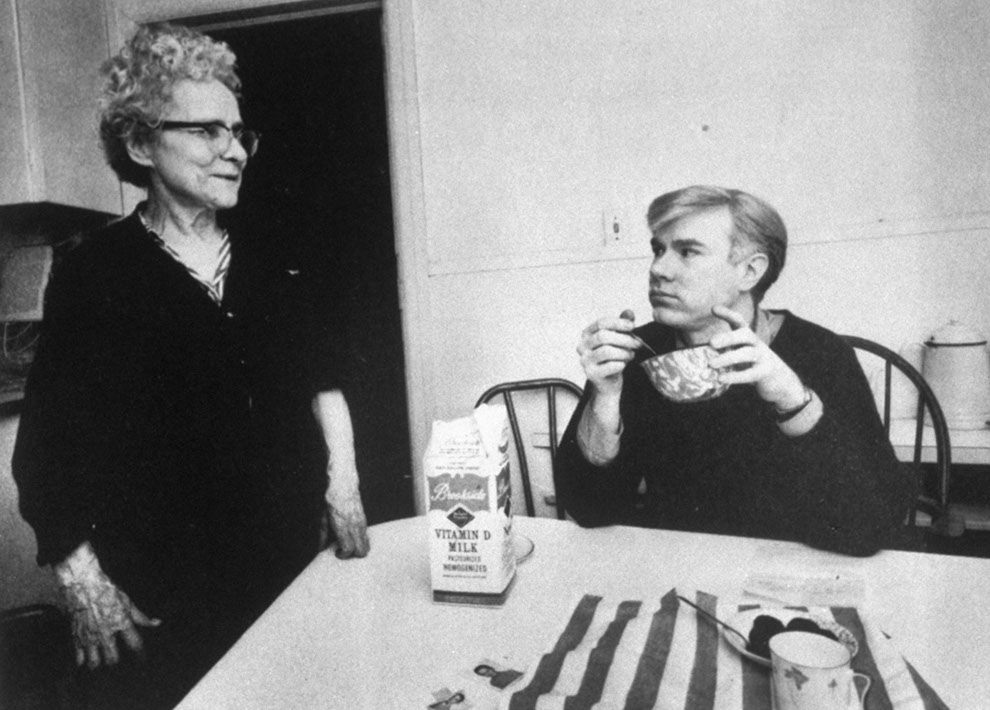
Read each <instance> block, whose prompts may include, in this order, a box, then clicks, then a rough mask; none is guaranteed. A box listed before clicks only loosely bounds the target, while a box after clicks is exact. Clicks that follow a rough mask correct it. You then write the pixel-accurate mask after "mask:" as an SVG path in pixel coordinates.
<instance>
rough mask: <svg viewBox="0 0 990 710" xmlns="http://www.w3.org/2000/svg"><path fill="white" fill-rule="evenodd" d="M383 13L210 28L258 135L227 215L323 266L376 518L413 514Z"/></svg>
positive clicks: (368, 501) (369, 506) (366, 495)
mask: <svg viewBox="0 0 990 710" xmlns="http://www.w3.org/2000/svg"><path fill="white" fill-rule="evenodd" d="M214 19H216V18H215V17H214ZM381 21H382V12H381V9H380V8H372V9H362V10H359V11H353V12H335V13H332V14H323V15H319V14H317V15H315V16H307V17H305V18H301V19H291V18H290V19H280V18H277V17H272V18H261V19H260V21H259V19H258V18H255V19H252V21H251V22H250V23H240V24H235V23H230V25H229V26H227V27H224V26H223V25H222V23H217V25H213V24H212V23H211V26H209V27H207V28H204V31H206V32H207V33H208V34H209V35H211V36H212V37H214V38H217V39H222V40H224V41H225V42H227V43H228V44H229V45H230V46H231V48H232V49H233V50H234V52H235V53H236V54H237V58H238V73H239V75H240V77H241V80H242V81H243V99H242V106H241V112H242V116H243V118H244V122H245V125H247V126H249V127H251V128H252V129H254V130H257V131H259V132H260V133H261V135H262V139H261V145H260V149H259V151H258V154H257V155H256V156H255V157H254V158H252V165H251V166H250V168H249V169H248V170H247V172H246V173H245V179H244V184H243V187H242V191H241V200H240V205H239V206H238V208H237V209H236V210H234V211H233V214H232V215H231V218H232V221H233V222H234V223H235V226H237V225H240V227H241V228H242V229H243V232H246V233H250V232H261V233H264V232H269V233H270V232H273V231H274V232H275V233H276V234H277V235H278V244H272V245H269V246H270V247H271V248H277V249H280V250H286V249H287V250H295V251H296V253H297V254H300V255H302V258H304V259H306V260H308V262H307V263H314V264H317V265H318V266H319V269H318V273H320V274H321V275H322V277H321V278H320V279H319V287H320V293H321V294H323V297H324V302H325V303H326V307H327V309H328V315H332V316H333V317H334V318H335V319H339V320H340V321H341V323H342V326H343V330H345V331H346V333H347V335H346V338H347V353H348V356H349V358H348V359H349V367H352V368H353V375H354V376H355V377H356V378H357V379H358V380H359V381H360V382H361V383H362V394H361V396H360V397H359V398H357V400H356V401H352V400H351V399H350V398H349V405H350V408H351V415H352V417H353V419H354V434H355V446H356V450H357V456H358V470H359V471H360V473H361V491H362V497H363V499H364V504H365V511H366V513H367V515H368V520H369V523H372V524H373V523H377V522H382V521H385V520H392V519H395V518H399V517H405V516H409V515H412V514H414V503H413V486H412V465H411V453H410V444H409V423H408V407H407V399H406V378H405V366H404V361H403V344H402V328H401V312H400V306H399V291H398V272H397V263H396V256H395V239H394V231H393V221H392V205H391V186H390V176H389V151H388V135H387V119H386V110H385V78H384V50H383V47H382V29H381ZM186 24H193V25H194V24H196V23H195V22H186ZM261 226H264V228H261V229H259V227H261Z"/></svg>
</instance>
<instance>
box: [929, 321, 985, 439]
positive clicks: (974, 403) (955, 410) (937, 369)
mask: <svg viewBox="0 0 990 710" xmlns="http://www.w3.org/2000/svg"><path fill="white" fill-rule="evenodd" d="M922 374H923V375H924V376H925V380H927V381H928V384H929V386H930V387H931V388H932V391H934V392H935V396H936V397H937V398H938V402H939V404H940V405H941V406H942V411H943V412H944V413H945V418H946V421H947V423H948V425H949V428H950V429H984V428H986V427H987V426H988V421H990V351H988V350H987V339H986V338H985V337H984V336H983V335H982V334H980V333H979V332H977V331H975V330H973V329H972V328H970V327H969V326H967V325H964V324H963V323H960V322H959V321H956V320H951V321H949V322H948V323H946V324H945V325H943V326H942V327H941V328H939V329H938V330H936V331H935V332H934V333H933V334H932V335H931V337H930V338H929V339H928V340H926V341H925V347H924V355H923V361H922Z"/></svg>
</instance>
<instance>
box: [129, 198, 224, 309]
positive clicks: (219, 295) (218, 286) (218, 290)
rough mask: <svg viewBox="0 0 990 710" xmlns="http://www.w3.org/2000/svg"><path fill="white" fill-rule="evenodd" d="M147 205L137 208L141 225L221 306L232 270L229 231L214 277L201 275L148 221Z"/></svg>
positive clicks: (220, 252) (220, 248) (218, 252)
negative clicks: (145, 212) (228, 276)
mask: <svg viewBox="0 0 990 710" xmlns="http://www.w3.org/2000/svg"><path fill="white" fill-rule="evenodd" d="M146 204H147V203H145V202H142V203H141V204H140V205H138V207H137V210H136V212H137V215H138V218H139V219H140V220H141V224H142V225H143V226H144V229H145V231H146V232H147V233H148V236H150V237H151V238H152V240H153V241H154V242H155V244H157V245H158V246H159V247H160V248H161V249H162V250H163V251H164V252H165V253H166V254H168V255H169V256H170V257H172V258H173V259H175V260H176V261H177V262H179V264H181V265H182V266H183V267H184V268H185V269H186V271H188V272H189V275H190V276H192V277H193V278H194V279H195V280H196V283H198V284H199V285H200V286H202V287H203V289H204V290H205V291H206V294H207V295H208V296H209V297H210V298H211V299H212V300H213V302H214V303H216V304H217V305H220V304H221V303H222V302H223V293H224V287H225V286H226V284H227V273H228V271H229V269H230V237H229V235H228V233H227V230H226V229H225V230H223V236H222V239H221V241H220V247H219V249H218V250H217V266H216V269H215V270H214V272H213V274H212V276H207V275H206V274H200V273H199V272H198V271H196V270H195V269H193V268H192V267H191V266H190V265H189V264H188V263H186V262H185V261H184V260H183V259H182V256H181V255H180V254H179V253H178V252H177V251H175V249H173V248H172V247H170V246H169V245H168V244H167V243H166V242H165V240H164V239H162V237H161V235H159V234H158V232H156V231H155V230H154V229H153V228H152V226H151V224H150V223H149V222H148V219H147V218H146V217H145V216H144V207H145V205H146Z"/></svg>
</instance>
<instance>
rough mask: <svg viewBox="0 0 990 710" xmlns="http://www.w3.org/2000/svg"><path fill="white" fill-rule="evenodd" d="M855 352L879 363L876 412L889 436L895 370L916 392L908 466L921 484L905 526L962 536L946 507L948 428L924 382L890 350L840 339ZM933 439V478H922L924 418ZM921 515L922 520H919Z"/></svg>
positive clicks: (849, 337)
mask: <svg viewBox="0 0 990 710" xmlns="http://www.w3.org/2000/svg"><path fill="white" fill-rule="evenodd" d="M844 337H845V340H846V342H847V343H849V344H850V345H851V346H852V347H853V348H854V349H855V350H857V351H862V352H866V353H869V354H870V355H872V356H874V357H876V358H879V359H880V360H881V361H882V363H883V381H882V384H881V386H880V391H879V392H878V393H875V394H878V395H879V401H878V403H877V404H878V408H879V412H880V417H881V420H882V422H883V428H884V431H885V432H886V433H887V436H888V437H889V436H890V427H891V419H892V414H891V411H892V403H893V389H894V387H893V385H894V372H895V370H896V371H897V372H899V373H900V374H901V375H903V376H904V377H905V378H906V379H907V380H908V382H910V383H911V385H913V387H914V389H915V390H916V392H917V396H918V400H917V406H916V408H915V410H914V414H913V416H914V443H913V447H912V456H911V460H910V461H909V462H905V463H906V464H907V465H910V466H911V467H912V469H913V470H914V471H915V472H916V473H917V475H918V477H919V478H920V479H921V480H922V492H921V495H920V497H919V499H918V503H917V505H916V506H915V508H914V509H913V510H912V511H911V514H910V516H909V519H908V524H909V525H910V526H912V527H924V526H930V528H931V531H932V532H933V533H935V534H939V535H949V536H952V537H955V536H958V535H961V534H962V533H963V529H964V527H965V526H964V524H963V521H962V519H961V518H959V517H958V516H957V515H955V514H953V513H952V511H951V508H950V507H949V485H950V482H951V476H952V445H951V443H950V440H949V427H948V425H947V424H946V420H945V415H944V414H943V413H942V407H941V406H940V405H939V403H938V399H937V398H936V397H935V393H934V392H932V390H931V388H930V387H929V386H928V383H927V382H926V381H925V378H924V377H923V376H922V375H921V373H920V372H918V370H917V369H916V368H915V367H914V366H913V365H912V364H911V363H910V362H908V361H907V360H905V359H904V358H903V357H901V356H900V355H898V354H897V353H895V352H894V351H893V350H890V349H889V348H887V347H885V346H883V345H880V344H879V343H876V342H873V341H872V340H868V339H866V338H860V337H858V336H855V335H846V336H844ZM926 412H927V414H928V420H929V421H930V425H931V427H932V430H933V433H934V436H935V463H934V470H935V475H934V476H926V475H925V473H924V469H923V467H922V446H923V442H924V435H925V424H926V418H925V414H926ZM919 514H923V516H924V517H921V516H919Z"/></svg>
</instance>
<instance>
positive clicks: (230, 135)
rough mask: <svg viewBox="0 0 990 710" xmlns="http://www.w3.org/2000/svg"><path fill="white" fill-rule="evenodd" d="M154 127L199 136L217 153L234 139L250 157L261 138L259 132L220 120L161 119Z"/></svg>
mask: <svg viewBox="0 0 990 710" xmlns="http://www.w3.org/2000/svg"><path fill="white" fill-rule="evenodd" d="M155 127H156V128H159V129H161V130H163V131H185V132H186V133H190V134H192V135H194V136H199V137H200V138H202V139H203V140H204V141H206V143H207V144H208V145H209V146H210V148H211V149H212V150H213V151H214V152H215V153H216V154H217V155H222V154H223V153H226V152H227V150H228V149H229V148H230V142H231V141H232V140H236V141H237V142H238V143H240V144H241V147H242V148H244V152H245V153H247V154H248V157H251V156H253V155H254V154H255V153H257V152H258V142H259V141H260V140H261V134H260V133H258V132H257V131H248V130H245V129H244V126H228V125H227V124H226V123H224V122H222V121H162V122H161V123H159V124H158V125H157V126H155Z"/></svg>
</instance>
